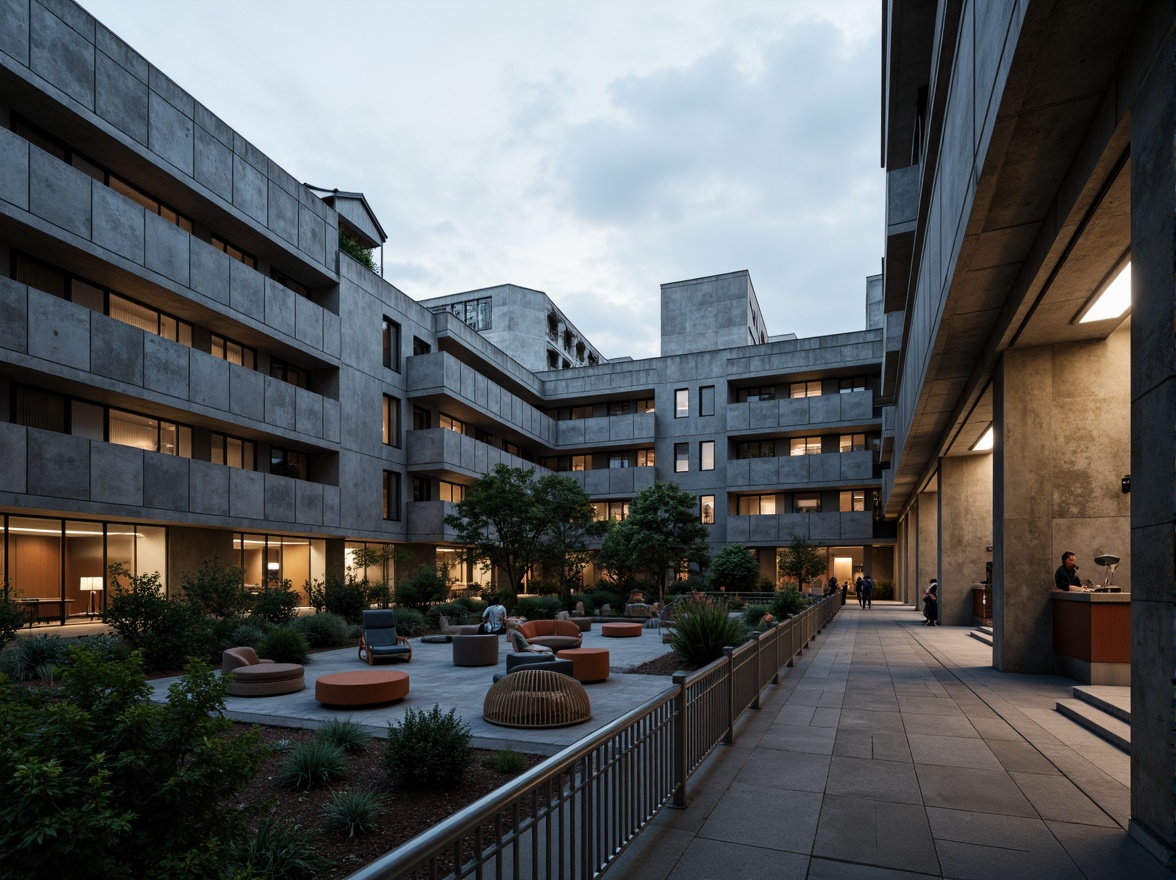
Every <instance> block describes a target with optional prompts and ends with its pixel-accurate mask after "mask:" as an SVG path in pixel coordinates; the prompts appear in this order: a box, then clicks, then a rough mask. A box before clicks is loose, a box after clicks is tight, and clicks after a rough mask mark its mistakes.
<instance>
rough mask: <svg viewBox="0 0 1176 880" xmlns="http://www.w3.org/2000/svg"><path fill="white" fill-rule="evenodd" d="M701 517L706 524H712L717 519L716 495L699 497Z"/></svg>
mask: <svg viewBox="0 0 1176 880" xmlns="http://www.w3.org/2000/svg"><path fill="white" fill-rule="evenodd" d="M698 512H699V517H700V519H701V520H702V522H703V524H704V525H708V526H709V525H711V524H712V523H713V522H714V521H715V496H714V495H700V496H699V498H698Z"/></svg>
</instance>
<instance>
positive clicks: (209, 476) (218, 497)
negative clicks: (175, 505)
mask: <svg viewBox="0 0 1176 880" xmlns="http://www.w3.org/2000/svg"><path fill="white" fill-rule="evenodd" d="M234 470H237V469H236V468H230V467H225V466H224V465H220V464H212V463H210V462H207V461H195V460H193V461H192V462H190V463H189V465H188V498H189V506H190V508H191V510H192V512H193V513H208V514H212V515H214V516H228V515H229V472H230V471H234ZM242 473H245V471H242Z"/></svg>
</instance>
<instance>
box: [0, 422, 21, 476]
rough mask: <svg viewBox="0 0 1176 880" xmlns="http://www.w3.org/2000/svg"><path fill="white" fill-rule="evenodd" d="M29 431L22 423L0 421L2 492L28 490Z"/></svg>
mask: <svg viewBox="0 0 1176 880" xmlns="http://www.w3.org/2000/svg"><path fill="white" fill-rule="evenodd" d="M27 455H28V431H27V429H25V428H23V427H21V426H20V425H12V424H9V423H8V422H0V461H2V462H5V466H4V467H0V492H15V493H17V494H24V493H25V492H27V491H28V467H27V463H28V459H27Z"/></svg>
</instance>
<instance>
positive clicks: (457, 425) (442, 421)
mask: <svg viewBox="0 0 1176 880" xmlns="http://www.w3.org/2000/svg"><path fill="white" fill-rule="evenodd" d="M437 424H438V425H439V426H440V427H442V428H445V429H446V430H449V431H454V432H456V433H458V434H464V433H465V432H466V426H465V422H463V421H461V420H459V419H455V418H454V417H453V416H447V415H445V413H441V416H440V418H438V419H437Z"/></svg>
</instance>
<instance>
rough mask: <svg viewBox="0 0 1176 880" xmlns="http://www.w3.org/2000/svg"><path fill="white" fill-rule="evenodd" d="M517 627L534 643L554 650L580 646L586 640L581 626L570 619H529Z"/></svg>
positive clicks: (524, 636)
mask: <svg viewBox="0 0 1176 880" xmlns="http://www.w3.org/2000/svg"><path fill="white" fill-rule="evenodd" d="M515 629H517V630H518V631H519V632H520V633H521V634H522V636H523V638H525V639H526V640H527V641H528V642H530V643H531V644H532V645H543V646H545V647H548V648H551V650H553V651H559V650H561V649H562V648H578V647H580V643H581V642H583V640H584V637H583V634H582V633H581V632H580V627H578V626H576V624H574V623H572V622H571V621H568V620H528V621H527V622H526V623H520V624H518V626H516V627H515Z"/></svg>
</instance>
